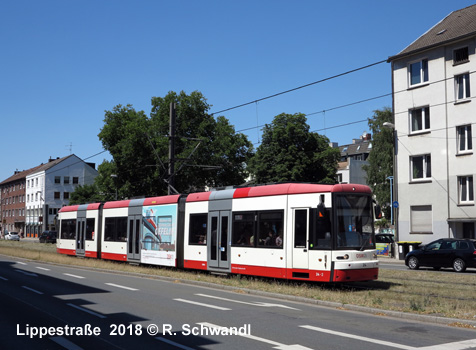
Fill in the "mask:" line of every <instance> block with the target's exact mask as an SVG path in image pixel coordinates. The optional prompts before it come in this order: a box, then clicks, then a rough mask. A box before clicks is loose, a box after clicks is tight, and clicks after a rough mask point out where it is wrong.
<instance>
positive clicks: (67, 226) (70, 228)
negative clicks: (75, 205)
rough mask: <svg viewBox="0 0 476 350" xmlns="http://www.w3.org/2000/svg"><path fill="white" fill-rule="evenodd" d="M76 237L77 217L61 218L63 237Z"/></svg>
mask: <svg viewBox="0 0 476 350" xmlns="http://www.w3.org/2000/svg"><path fill="white" fill-rule="evenodd" d="M75 237H76V219H66V220H61V238H62V239H75Z"/></svg>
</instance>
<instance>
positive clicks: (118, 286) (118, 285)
mask: <svg viewBox="0 0 476 350" xmlns="http://www.w3.org/2000/svg"><path fill="white" fill-rule="evenodd" d="M104 284H107V285H108V286H112V287H117V288H122V289H127V290H139V289H135V288H131V287H126V286H121V285H120V284H114V283H104Z"/></svg>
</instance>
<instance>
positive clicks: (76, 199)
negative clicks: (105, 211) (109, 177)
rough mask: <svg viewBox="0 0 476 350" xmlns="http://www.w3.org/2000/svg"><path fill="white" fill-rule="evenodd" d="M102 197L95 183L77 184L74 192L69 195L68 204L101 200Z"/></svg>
mask: <svg viewBox="0 0 476 350" xmlns="http://www.w3.org/2000/svg"><path fill="white" fill-rule="evenodd" d="M103 200H104V198H103V196H102V195H100V193H99V189H98V187H97V186H96V185H95V184H92V185H84V186H81V185H79V186H77V187H76V188H75V190H74V192H72V193H71V195H70V197H69V204H71V205H74V204H83V203H94V202H101V201H103Z"/></svg>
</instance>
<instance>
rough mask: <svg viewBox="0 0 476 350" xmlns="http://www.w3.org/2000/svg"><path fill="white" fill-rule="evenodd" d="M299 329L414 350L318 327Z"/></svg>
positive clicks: (400, 345) (411, 347) (406, 346)
mask: <svg viewBox="0 0 476 350" xmlns="http://www.w3.org/2000/svg"><path fill="white" fill-rule="evenodd" d="M299 327H301V328H306V329H310V330H312V331H316V332H322V333H327V334H332V335H337V336H339V337H345V338H351V339H356V340H361V341H365V342H368V343H375V344H378V345H384V346H391V347H394V348H397V349H404V350H414V349H415V347H413V346H408V345H403V344H397V343H392V342H389V341H385V340H378V339H373V338H367V337H362V336H360V335H354V334H348V333H343V332H337V331H333V330H330V329H324V328H319V327H314V326H299Z"/></svg>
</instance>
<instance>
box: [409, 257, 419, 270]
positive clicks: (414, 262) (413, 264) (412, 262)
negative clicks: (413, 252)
mask: <svg viewBox="0 0 476 350" xmlns="http://www.w3.org/2000/svg"><path fill="white" fill-rule="evenodd" d="M408 267H409V268H410V269H412V270H417V269H418V268H419V267H420V263H419V262H418V258H417V257H415V256H411V257H410V258H408Z"/></svg>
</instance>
